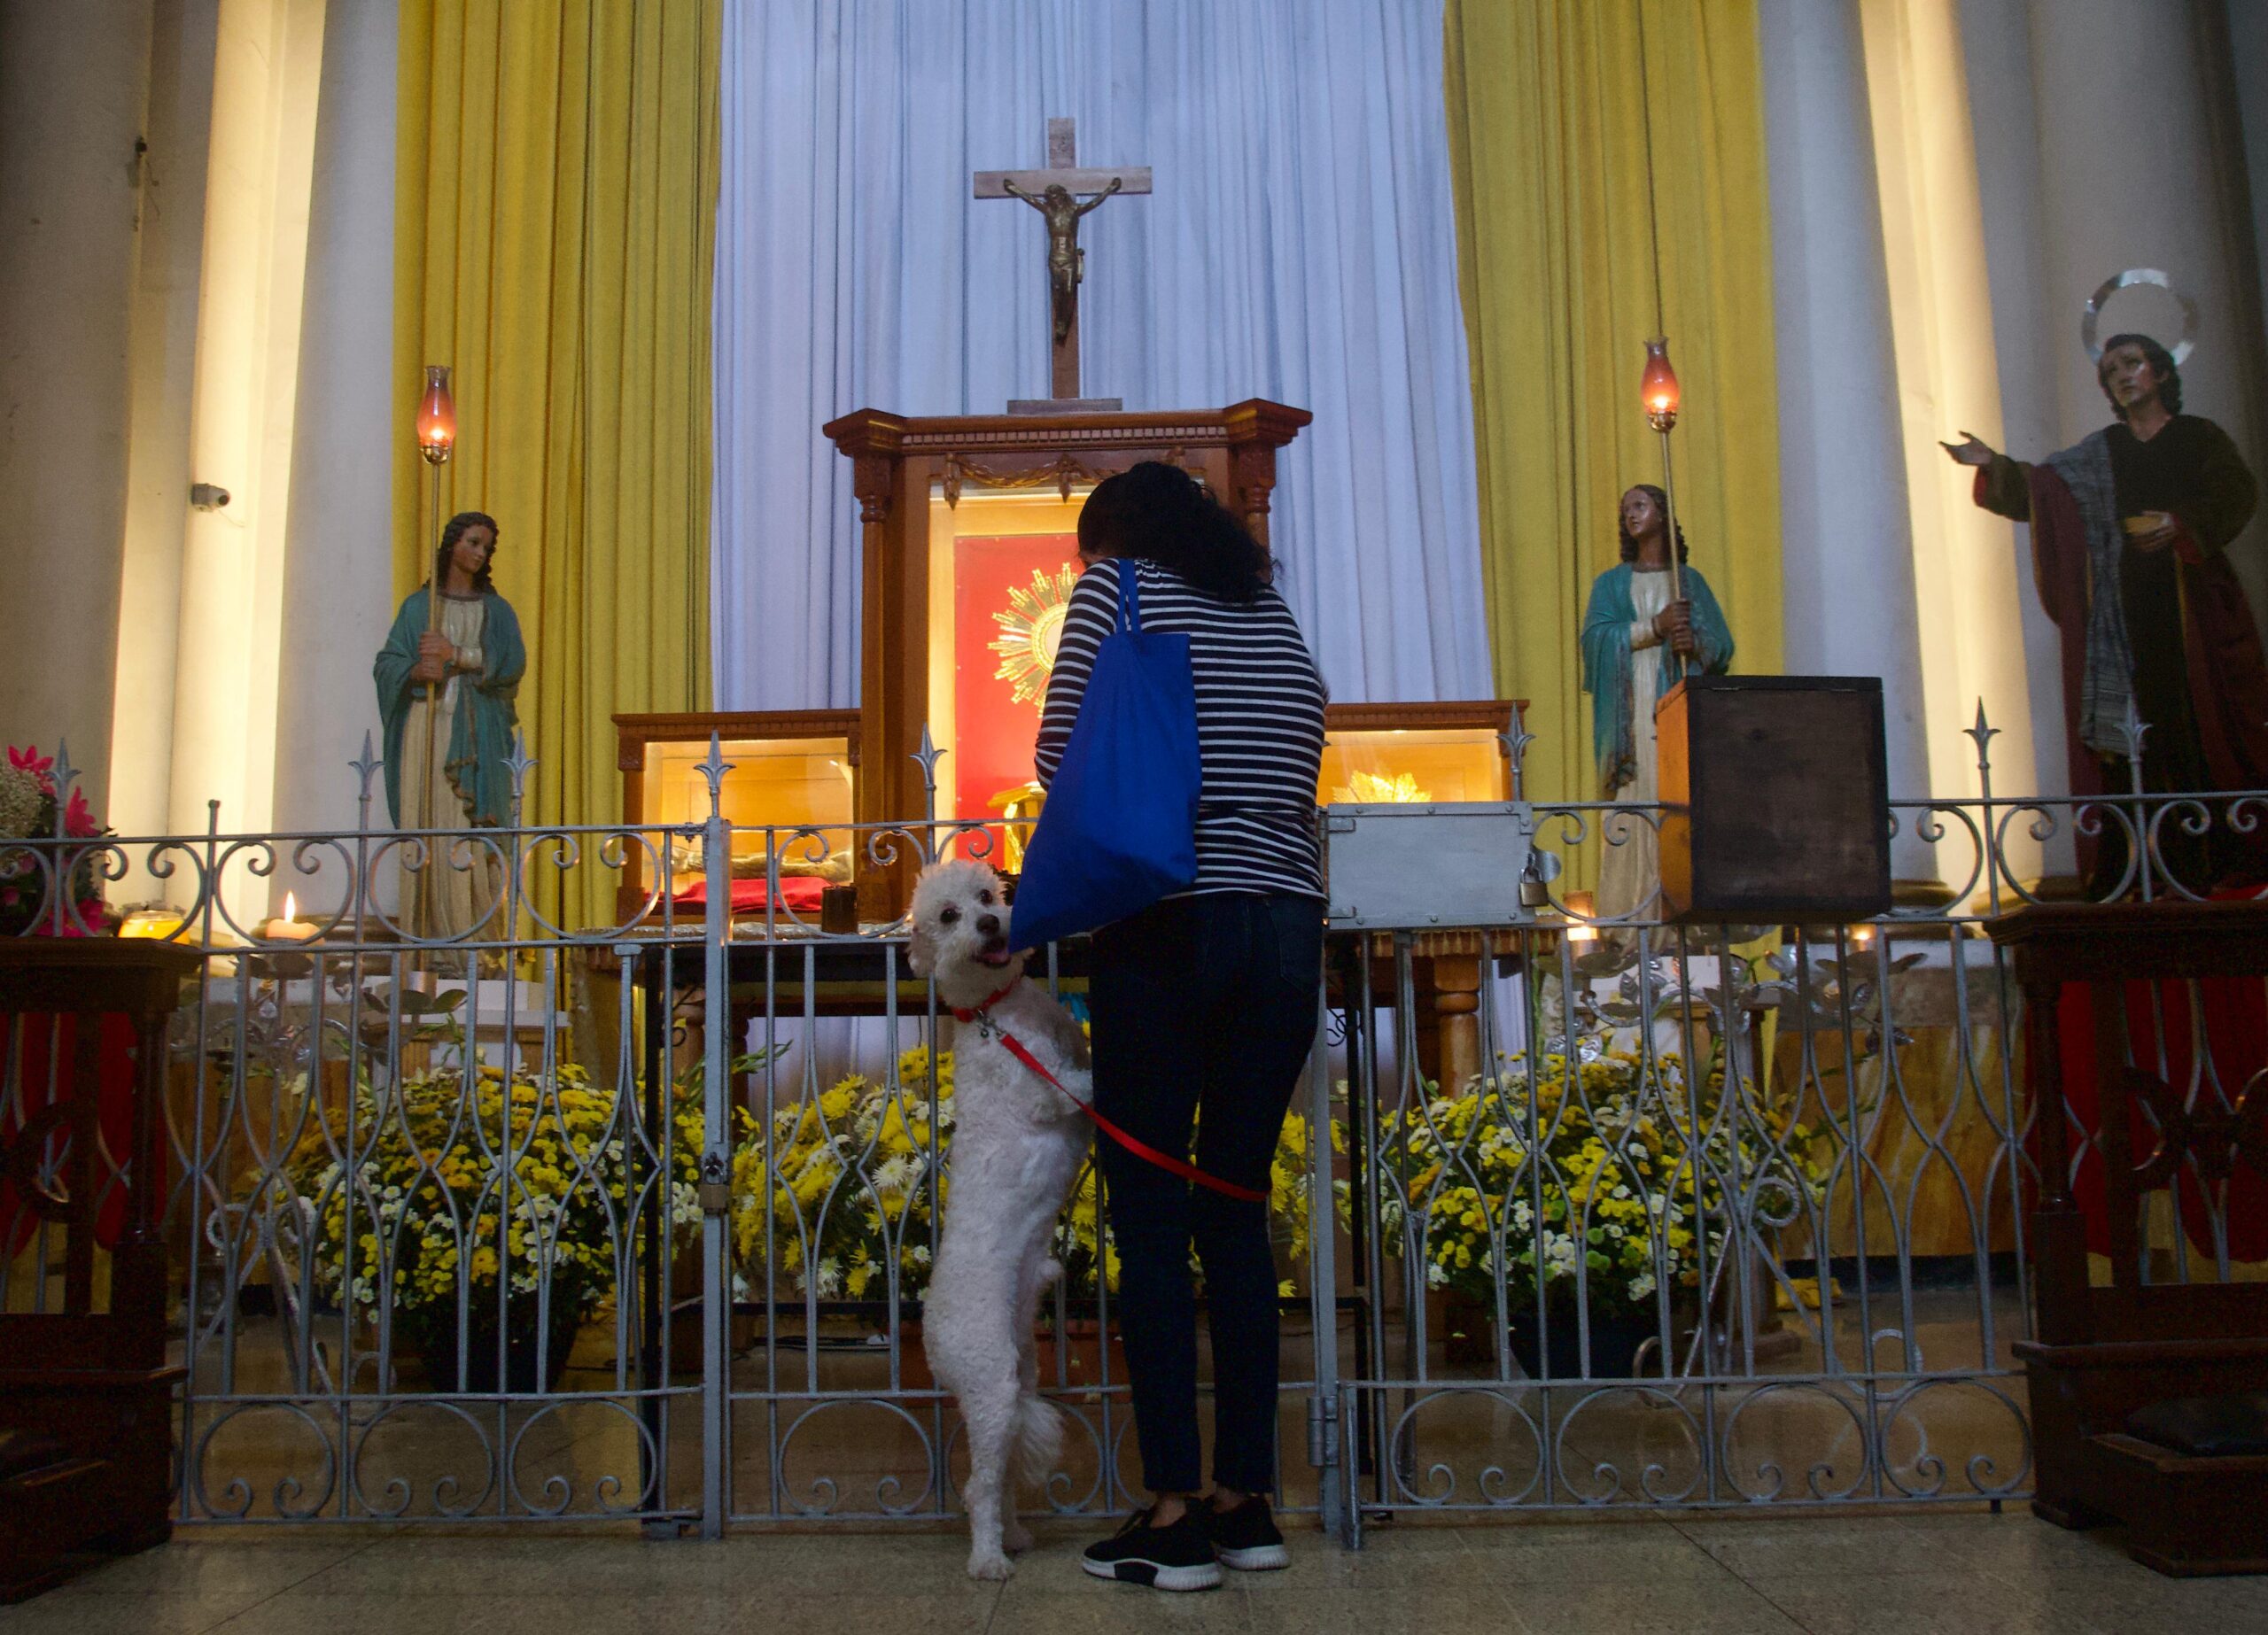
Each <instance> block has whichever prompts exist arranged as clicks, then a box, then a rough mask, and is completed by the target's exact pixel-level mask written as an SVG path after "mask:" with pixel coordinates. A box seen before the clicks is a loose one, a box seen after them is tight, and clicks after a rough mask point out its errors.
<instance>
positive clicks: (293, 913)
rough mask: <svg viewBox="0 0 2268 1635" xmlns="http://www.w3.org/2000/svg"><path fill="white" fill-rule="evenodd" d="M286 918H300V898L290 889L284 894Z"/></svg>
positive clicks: (284, 915)
mask: <svg viewBox="0 0 2268 1635" xmlns="http://www.w3.org/2000/svg"><path fill="white" fill-rule="evenodd" d="M283 918H285V919H297V918H299V899H298V898H297V897H295V896H293V895H291V893H290V892H288V891H287V892H285V893H284V894H283Z"/></svg>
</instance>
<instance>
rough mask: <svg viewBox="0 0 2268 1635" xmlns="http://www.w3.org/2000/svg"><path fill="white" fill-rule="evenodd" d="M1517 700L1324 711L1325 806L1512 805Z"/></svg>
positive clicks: (1320, 785) (1321, 798)
mask: <svg viewBox="0 0 2268 1635" xmlns="http://www.w3.org/2000/svg"><path fill="white" fill-rule="evenodd" d="M1513 709H1514V703H1513V701H1511V700H1510V699H1472V700H1464V701H1453V702H1440V703H1422V704H1332V705H1331V706H1329V707H1328V708H1327V709H1325V710H1324V749H1323V776H1322V777H1321V778H1320V779H1318V780H1317V786H1316V803H1317V805H1320V806H1347V805H1362V806H1372V805H1386V804H1396V805H1423V804H1425V803H1426V802H1461V801H1508V800H1510V799H1511V764H1512V763H1511V751H1510V748H1508V746H1507V745H1506V743H1505V741H1504V735H1505V734H1507V733H1509V732H1511V730H1512V711H1513Z"/></svg>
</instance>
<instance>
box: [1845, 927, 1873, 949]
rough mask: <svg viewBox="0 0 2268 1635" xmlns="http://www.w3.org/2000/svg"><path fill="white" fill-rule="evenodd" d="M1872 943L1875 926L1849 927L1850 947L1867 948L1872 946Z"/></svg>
mask: <svg viewBox="0 0 2268 1635" xmlns="http://www.w3.org/2000/svg"><path fill="white" fill-rule="evenodd" d="M1874 945H1875V928H1874V927H1873V926H1852V927H1851V946H1852V948H1858V949H1867V948H1872V947H1873V946H1874Z"/></svg>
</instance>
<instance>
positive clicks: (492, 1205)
mask: <svg viewBox="0 0 2268 1635" xmlns="http://www.w3.org/2000/svg"><path fill="white" fill-rule="evenodd" d="M298 1088H299V1089H300V1090H301V1091H302V1092H304V1090H305V1082H304V1080H303V1081H301V1083H300V1085H299V1087H298ZM679 1089H680V1093H679V1095H678V1096H677V1097H676V1103H675V1108H674V1112H673V1114H672V1122H673V1126H674V1127H673V1130H672V1140H671V1143H670V1147H671V1151H670V1154H669V1173H668V1175H667V1178H666V1180H665V1181H663V1182H661V1183H660V1185H659V1186H658V1188H656V1186H655V1182H654V1180H653V1179H649V1176H648V1175H646V1174H641V1170H642V1168H643V1164H644V1162H646V1161H648V1160H646V1159H645V1158H643V1157H642V1154H643V1153H644V1152H646V1151H650V1149H649V1148H648V1147H647V1146H646V1144H645V1143H644V1140H643V1138H642V1137H641V1136H640V1135H638V1133H637V1132H636V1131H635V1129H634V1127H633V1125H632V1123H631V1110H630V1108H629V1106H628V1105H626V1104H625V1101H624V1099H623V1098H622V1097H621V1096H619V1095H617V1092H616V1091H615V1090H614V1089H610V1088H606V1087H602V1086H599V1085H594V1084H593V1083H592V1082H591V1081H590V1080H589V1079H588V1078H587V1077H586V1075H585V1073H583V1071H582V1069H580V1068H579V1067H576V1066H572V1065H568V1066H562V1067H560V1068H558V1069H557V1070H556V1071H555V1073H550V1074H548V1075H545V1076H543V1077H540V1078H538V1077H534V1076H531V1075H529V1074H526V1073H516V1074H514V1075H513V1076H512V1077H511V1078H510V1079H509V1081H507V1078H506V1075H505V1073H503V1071H502V1070H501V1068H498V1067H495V1066H493V1065H491V1066H483V1067H481V1068H479V1069H478V1072H477V1073H476V1074H475V1075H474V1078H473V1081H472V1082H471V1084H470V1088H469V1089H468V1087H467V1085H466V1082H465V1080H464V1076H463V1074H462V1072H461V1071H460V1070H458V1069H456V1068H454V1067H450V1068H441V1069H436V1070H434V1071H431V1072H429V1073H421V1074H419V1075H417V1076H416V1077H414V1078H410V1079H407V1080H405V1081H402V1082H401V1083H400V1086H398V1087H397V1088H395V1089H390V1090H386V1091H377V1090H374V1089H372V1088H371V1087H370V1086H369V1085H368V1084H364V1085H363V1086H361V1087H360V1088H359V1089H357V1090H356V1092H355V1096H354V1117H353V1125H352V1126H351V1127H352V1129H353V1132H354V1136H355V1140H354V1143H353V1149H352V1163H351V1166H350V1164H349V1162H348V1157H347V1144H346V1143H345V1142H344V1141H343V1140H342V1139H341V1137H340V1135H338V1132H336V1131H326V1130H325V1129H322V1128H315V1129H311V1130H310V1131H309V1132H308V1133H307V1135H305V1136H303V1137H302V1138H301V1139H300V1141H299V1144H298V1145H297V1147H296V1148H295V1149H294V1150H293V1151H292V1153H291V1157H290V1158H289V1159H288V1160H287V1161H286V1165H285V1167H284V1174H283V1181H284V1183H285V1184H287V1185H288V1186H289V1187H290V1188H291V1189H292V1190H293V1191H294V1192H295V1193H296V1194H297V1196H298V1197H304V1198H306V1199H307V1201H308V1202H309V1203H310V1204H311V1205H313V1210H314V1213H313V1219H312V1220H311V1221H310V1222H309V1230H308V1242H307V1253H308V1254H309V1256H310V1258H311V1259H312V1262H313V1267H314V1277H315V1286H316V1288H317V1289H318V1290H320V1291H321V1292H322V1295H324V1296H325V1297H326V1298H329V1299H330V1300H332V1301H335V1302H337V1303H338V1305H340V1306H343V1307H346V1308H348V1309H351V1310H353V1311H356V1312H361V1313H367V1314H369V1315H370V1316H373V1317H380V1316H382V1314H383V1313H382V1311H381V1306H382V1296H383V1297H384V1300H383V1306H384V1310H385V1311H388V1312H390V1313H391V1319H392V1325H393V1329H394V1332H395V1334H396V1335H397V1337H398V1341H397V1344H398V1345H400V1346H406V1347H407V1348H408V1349H409V1350H412V1351H422V1352H425V1353H426V1354H427V1355H428V1356H429V1358H430V1357H431V1356H432V1355H433V1354H434V1353H435V1352H436V1351H437V1350H447V1351H451V1352H453V1351H454V1344H455V1341H456V1337H457V1336H458V1334H459V1331H460V1328H461V1327H462V1329H464V1330H465V1332H467V1333H469V1334H470V1335H472V1336H473V1337H474V1349H475V1350H476V1351H478V1349H479V1348H480V1347H481V1345H483V1344H485V1345H486V1346H488V1347H489V1348H491V1349H492V1350H493V1345H494V1334H495V1327H494V1325H495V1321H496V1307H497V1303H498V1300H497V1297H498V1293H499V1287H498V1285H499V1281H500V1280H501V1281H502V1283H503V1285H504V1288H503V1290H502V1293H503V1298H504V1299H505V1301H506V1303H507V1304H508V1305H509V1306H510V1307H511V1308H512V1312H513V1327H514V1328H515V1329H526V1328H527V1327H528V1326H529V1325H530V1324H532V1322H533V1321H534V1319H535V1317H536V1314H537V1308H538V1295H539V1291H540V1290H542V1289H543V1288H544V1287H545V1285H546V1283H547V1281H548V1289H549V1307H548V1315H549V1317H550V1319H551V1321H552V1325H553V1329H554V1335H555V1347H554V1349H555V1352H557V1353H558V1354H559V1355H560V1356H562V1357H563V1354H564V1337H571V1332H572V1329H571V1325H572V1324H575V1323H579V1322H582V1321H588V1320H589V1319H590V1318H592V1317H593V1316H594V1315H595V1314H596V1313H598V1312H599V1310H600V1309H601V1308H602V1306H604V1305H605V1304H606V1303H607V1301H608V1300H609V1299H610V1298H611V1297H612V1296H613V1294H614V1292H615V1288H616V1282H617V1277H618V1276H619V1275H621V1273H622V1272H623V1271H625V1270H626V1269H627V1268H628V1267H629V1266H630V1264H631V1259H632V1257H633V1255H634V1254H635V1253H636V1244H635V1233H634V1231H633V1227H634V1225H635V1222H636V1220H637V1219H638V1214H637V1213H636V1212H639V1211H641V1210H644V1209H650V1208H655V1207H657V1206H658V1207H659V1208H661V1209H663V1210H664V1211H665V1212H666V1217H665V1218H666V1219H667V1220H668V1221H669V1223H670V1225H671V1226H672V1228H676V1229H679V1230H680V1231H685V1230H689V1229H690V1228H693V1227H695V1226H696V1225H697V1224H698V1223H699V1221H700V1219H701V1208H700V1195H699V1189H698V1180H699V1174H698V1172H699V1154H700V1151H701V1146H702V1135H703V1131H702V1107H701V1096H700V1087H699V1082H698V1077H697V1075H695V1076H693V1077H692V1078H690V1079H688V1080H687V1081H685V1082H683V1083H681V1084H680V1087H679ZM508 1142H509V1145H508ZM633 1187H635V1188H636V1189H638V1190H639V1191H640V1192H641V1194H645V1196H642V1197H633ZM648 1189H653V1190H652V1191H650V1192H649V1190H648ZM389 1290H390V1292H389Z"/></svg>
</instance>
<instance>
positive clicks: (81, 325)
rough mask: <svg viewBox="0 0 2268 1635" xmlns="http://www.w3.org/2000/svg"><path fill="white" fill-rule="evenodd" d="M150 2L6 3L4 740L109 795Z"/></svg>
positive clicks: (0, 337) (2, 17)
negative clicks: (77, 772)
mask: <svg viewBox="0 0 2268 1635" xmlns="http://www.w3.org/2000/svg"><path fill="white" fill-rule="evenodd" d="M150 18H151V0H82V3H80V4H71V5H58V4H55V0H0V495H4V496H5V497H6V504H7V527H6V532H5V535H4V539H5V540H6V554H7V558H8V562H9V568H10V573H9V580H10V585H9V590H8V593H7V594H6V595H4V596H0V738H5V739H7V740H10V741H12V742H18V743H21V742H27V741H30V742H36V743H40V744H43V745H44V746H46V747H47V748H50V749H52V748H54V745H55V742H56V740H57V739H58V738H68V740H70V745H71V758H72V760H73V761H74V763H77V764H78V765H79V767H80V768H81V769H82V771H84V772H85V774H86V788H87V792H88V794H89V798H90V799H91V800H92V801H93V802H95V807H96V810H97V811H101V810H104V807H105V800H106V796H107V794H108V783H109V776H108V774H109V764H110V745H111V714H112V701H113V632H115V631H116V629H117V626H118V594H119V578H120V539H121V538H122V537H123V535H124V531H125V525H126V458H127V427H128V365H127V352H128V336H129V330H130V314H131V312H132V305H133V294H134V267H135V227H136V214H137V212H138V210H139V208H140V204H141V174H142V167H141V164H140V161H139V160H138V159H137V158H136V152H135V143H136V139H137V137H138V136H140V134H141V130H142V120H143V112H144V105H145V103H146V102H147V99H148V92H149V72H150Z"/></svg>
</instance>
